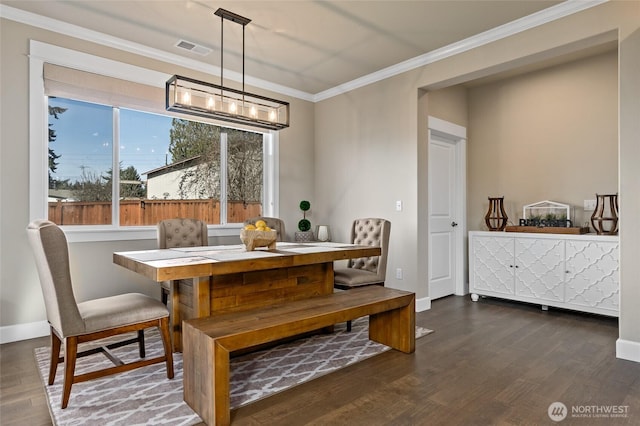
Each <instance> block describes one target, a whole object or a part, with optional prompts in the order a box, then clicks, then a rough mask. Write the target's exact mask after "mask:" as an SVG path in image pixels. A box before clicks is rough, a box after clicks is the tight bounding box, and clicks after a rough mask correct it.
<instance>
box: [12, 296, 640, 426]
mask: <svg viewBox="0 0 640 426" xmlns="http://www.w3.org/2000/svg"><path fill="white" fill-rule="evenodd" d="M416 320H417V323H418V325H422V326H424V327H428V328H431V329H433V330H435V333H433V334H431V335H429V336H426V337H423V338H421V339H419V340H417V342H416V352H415V354H413V355H406V354H403V353H400V352H396V351H388V352H385V353H383V354H381V355H378V356H376V357H373V358H370V359H368V360H365V361H363V362H360V363H358V364H356V365H353V366H350V367H348V368H345V369H342V370H340V371H338V372H335V373H332V374H329V375H326V376H324V377H321V378H319V379H316V380H313V381H311V382H308V383H306V384H303V385H301V386H298V387H295V388H293V389H291V390H288V391H286V392H282V393H280V394H277V395H275V396H272V397H270V398H267V399H265V400H262V401H258V402H256V403H253V404H250V405H248V406H246V407H243V408H241V409H239V410H234V411H232V413H231V415H232V422H233V424H237V425H267V424H268V425H275V424H277V425H303V424H311V425H346V424H348V425H350V426H351V425H367V426H371V425H540V424H555V423H554V422H552V421H551V420H550V419H549V417H548V415H547V409H548V407H549V405H550V404H551V403H553V402H555V401H559V402H562V403H564V404H565V405H566V406H567V407H568V409H569V411H571V410H572V407H579V408H580V409H582V410H585V409H588V408H585V407H588V406H598V407H603V406H612V405H615V406H624V407H626V410H627V415H628V417H626V418H615V419H613V418H602V417H600V418H575V417H573V418H572V417H571V414H569V417H567V419H566V420H564V421H562V422H561V423H560V424H563V425H564V424H575V425H627V424H628V425H638V424H640V364H638V363H633V362H629V361H623V360H619V359H616V358H615V342H616V339H617V338H618V326H617V320H616V319H614V318H606V317H600V316H596V315H583V314H578V313H574V312H569V311H561V310H553V309H550V310H549V311H548V312H544V311H542V310H541V309H540V307H539V306H534V305H525V304H518V303H514V302H506V301H500V300H496V299H481V301H480V302H477V303H473V302H471V301H470V300H469V298H468V297H456V296H451V297H447V298H444V299H440V300H436V301H434V302H433V303H432V308H431V310H429V311H426V312H421V313H418V314H417V317H416ZM46 344H48V339H46V338H40V339H33V340H29V341H24V342H16V343H9V344H5V345H2V346H1V347H0V362H1V364H0V367H1V371H0V395H1V402H0V424H2V425H3V426H7V425H49V424H51V420H50V418H49V412H48V408H47V405H46V401H45V396H44V391H43V389H42V383H41V380H40V378H39V377H38V374H37V371H36V365H35V360H34V356H33V349H34V348H35V347H39V346H44V345H46ZM591 409H593V408H591Z"/></svg>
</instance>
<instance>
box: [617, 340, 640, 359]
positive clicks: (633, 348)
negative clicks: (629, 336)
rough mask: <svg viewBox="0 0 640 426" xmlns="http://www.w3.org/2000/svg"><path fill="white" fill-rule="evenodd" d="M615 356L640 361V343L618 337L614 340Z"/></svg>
mask: <svg viewBox="0 0 640 426" xmlns="http://www.w3.org/2000/svg"><path fill="white" fill-rule="evenodd" d="M616 358H620V359H626V360H628V361H635V362H640V343H638V342H633V341H631V340H623V339H618V340H617V341H616Z"/></svg>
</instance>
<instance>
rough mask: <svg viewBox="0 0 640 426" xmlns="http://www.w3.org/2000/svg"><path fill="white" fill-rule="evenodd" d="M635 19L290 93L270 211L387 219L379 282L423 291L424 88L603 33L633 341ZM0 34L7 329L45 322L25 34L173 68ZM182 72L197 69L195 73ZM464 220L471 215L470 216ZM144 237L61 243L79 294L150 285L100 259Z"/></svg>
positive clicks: (638, 154)
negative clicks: (611, 50) (328, 90)
mask: <svg viewBox="0 0 640 426" xmlns="http://www.w3.org/2000/svg"><path fill="white" fill-rule="evenodd" d="M639 27H640V7H639V3H638V2H608V3H605V4H603V5H599V6H596V7H594V8H591V9H588V10H586V11H583V12H580V13H578V14H575V15H571V16H568V17H566V18H563V19H559V20H557V21H554V22H551V23H548V24H544V25H542V26H539V27H536V28H532V29H530V30H527V31H523V32H522V33H519V34H516V35H513V36H510V37H507V38H505V39H502V40H498V41H495V42H491V43H489V44H486V45H484V46H482V47H478V48H475V49H471V50H469V51H466V52H464V53H461V54H458V55H456V56H453V57H450V58H448V59H445V60H441V61H438V62H435V63H431V64H429V65H426V66H424V67H422V68H420V69H416V70H413V71H410V72H407V73H404V74H402V75H398V76H395V77H392V78H388V79H386V80H384V81H380V82H378V83H374V84H370V85H368V86H366V87H362V88H359V89H356V90H353V91H350V92H348V93H345V94H342V95H339V96H336V97H333V98H330V99H327V100H324V101H322V102H319V103H317V104H315V105H313V104H310V103H308V102H304V101H300V100H296V99H291V102H292V117H291V120H292V123H293V126H292V127H291V128H290V129H288V130H285V131H283V132H281V146H280V179H281V180H280V185H281V186H280V214H281V216H282V217H284V218H285V220H286V222H287V228H288V231H289V233H292V232H293V231H294V229H295V224H296V223H297V220H298V219H299V218H300V216H301V215H300V212H299V211H298V207H297V206H298V203H299V201H300V200H301V199H308V200H309V201H311V203H312V207H313V211H312V222H313V223H314V224H318V223H326V224H329V225H330V226H331V227H332V231H333V235H334V239H336V240H346V239H347V237H348V227H349V224H350V223H351V221H352V220H353V218H355V217H361V216H382V217H386V218H388V219H389V220H391V222H392V223H393V225H392V231H391V250H390V259H389V266H388V271H389V276H388V279H387V285H389V286H391V287H396V288H403V289H408V290H412V291H415V292H416V293H417V296H418V298H422V299H428V290H427V288H426V273H425V272H426V267H425V262H426V259H427V253H426V245H425V244H424V235H425V225H424V224H425V223H426V203H425V201H424V194H423V190H424V185H425V182H424V178H425V176H426V173H425V170H426V165H427V158H426V156H425V155H424V152H425V145H424V141H425V138H424V135H425V131H424V128H425V126H426V116H427V115H430V114H432V111H430V110H429V92H430V91H433V90H436V89H441V88H444V87H448V86H455V85H457V84H460V83H462V82H464V81H468V80H473V79H475V78H479V77H483V76H486V75H489V74H492V73H495V72H498V71H501V70H505V69H508V68H512V67H514V66H518V65H522V64H524V63H527V62H531V61H534V60H541V59H543V58H545V57H548V56H553V55H554V54H556V53H557V51H558V50H563V49H565V50H566V47H567V46H574V45H580V44H581V43H583V41H585V40H586V41H588V40H590V39H592V38H594V37H595V38H598V37H599V36H601V35H602V34H607V33H608V32H614V33H615V34H616V35H617V37H618V46H619V70H618V71H619V73H618V82H619V90H618V107H619V108H618V109H619V118H620V122H619V125H618V135H619V140H618V153H619V157H618V173H619V191H620V194H621V199H622V200H625V194H633V195H632V196H629V197H626V200H627V201H623V202H622V204H621V232H620V238H621V265H622V266H621V280H622V288H621V292H622V314H621V320H620V337H621V339H623V340H625V341H630V342H635V343H636V344H638V345H640V328H639V327H637V324H639V323H640V309H637V307H638V306H639V305H640V286H638V285H637V277H638V276H640V264H638V262H637V259H638V258H640V232H639V225H638V223H639V222H638V220H637V219H636V218H638V217H640V201H639V197H637V196H634V195H635V194H637V189H638V187H640V184H639V182H640V169H639V168H638V167H637V159H638V158H640V144H638V143H637V137H638V134H640V130H639V127H638V126H639V124H638V123H639V120H638V117H640V106H639V105H638V102H637V100H638V99H640V81H639V79H638V78H637V76H638V69H640V67H639V65H638V64H639V63H640V35H639ZM0 31H1V34H0V35H1V39H2V41H1V43H2V44H1V46H0V47H1V53H0V54H1V58H0V59H1V61H0V62H1V66H2V73H1V75H0V79H1V83H2V84H1V87H2V96H1V100H0V107H1V110H2V117H1V121H0V135H1V142H0V203H2V204H1V205H0V221H1V225H0V226H1V228H0V230H1V232H0V235H1V241H0V257H1V265H0V267H1V270H0V285H1V286H2V288H1V289H0V300H1V303H2V306H0V308H1V311H2V313H1V315H0V325H1V326H9V325H15V324H23V323H29V322H33V321H40V320H42V319H44V307H43V303H42V298H41V295H40V290H39V286H38V282H37V276H36V272H35V268H34V265H33V261H32V258H31V254H30V251H29V248H28V246H27V242H26V235H25V232H24V227H25V226H26V224H27V221H28V217H29V214H28V189H29V188H28V180H29V174H28V164H29V163H28V111H29V106H28V100H27V74H28V72H27V71H28V66H27V64H28V59H27V54H28V52H27V49H28V40H29V39H30V38H33V39H37V40H41V41H46V42H48V43H52V44H57V45H60V46H64V47H68V48H71V49H75V50H80V51H85V52H89V53H92V54H95V55H99V56H103V57H107V58H112V59H116V60H119V61H123V62H128V63H132V64H136V65H140V66H144V67H146V68H151V69H156V70H158V71H162V72H167V73H175V72H179V71H180V70H179V69H176V67H175V66H173V65H172V64H167V63H162V62H159V61H154V60H148V59H144V58H141V57H138V56H137V55H133V54H130V53H123V52H119V51H116V50H113V49H109V48H105V47H103V46H98V45H94V44H91V43H88V42H85V41H83V40H78V39H73V38H69V37H65V36H61V35H59V34H54V33H51V32H47V31H43V30H39V29H35V28H31V27H29V26H26V25H21V24H17V23H15V22H10V21H6V20H2V24H1V25H0ZM189 75H193V76H194V77H196V78H203V79H206V77H207V76H206V75H202V74H201V73H197V72H194V73H190V74H189ZM452 96H453V95H452ZM455 96H460V93H456V95H455ZM446 99H448V98H447V97H445V98H444V100H443V99H440V100H438V99H437V95H436V99H435V100H434V102H435V103H434V105H433V107H434V109H433V111H438V109H437V108H441V109H440V111H442V109H444V110H447V109H448V108H449V106H447V103H448V102H447V101H446ZM459 101H460V99H458V100H457V101H453V102H452V103H451V105H456V104H458V103H459ZM454 109H456V110H457V107H454ZM463 115H464V114H459V112H457V113H456V114H455V116H454V117H453V118H452V120H463V119H464V118H463V117H462V116H463ZM456 117H457V118H456ZM442 118H445V119H446V118H447V117H442ZM469 119H471V118H469ZM461 124H463V125H465V124H466V123H461ZM469 143H470V144H471V143H472V142H471V141H470V142H469ZM478 190H479V189H478ZM590 191H593V190H590ZM577 197H584V196H583V195H579V196H577ZM396 200H402V201H403V204H404V209H403V211H402V212H397V211H395V202H396ZM470 201H473V199H470ZM475 204H477V203H476V202H474V205H475ZM473 208H474V209H476V208H477V207H473ZM480 210H481V208H480ZM469 217H470V221H474V220H476V219H475V218H473V217H472V216H471V215H469ZM152 245H153V242H152V241H147V242H143V241H140V242H136V243H132V242H124V241H123V242H114V243H109V244H104V243H100V244H98V243H91V244H90V243H83V244H82V245H75V247H72V248H71V250H72V254H78V256H83V259H84V260H85V261H86V263H83V264H82V265H79V266H77V267H76V269H74V275H75V276H78V277H81V278H83V279H84V278H87V281H83V282H82V283H81V284H80V289H79V290H78V291H79V294H81V295H82V297H87V298H88V297H94V296H98V295H103V294H111V293H116V292H117V291H116V288H115V287H114V284H113V281H114V278H115V279H120V278H122V279H126V280H129V282H130V284H127V285H125V286H122V287H118V288H117V290H122V289H125V288H131V289H137V290H139V289H140V288H145V289H146V290H145V291H149V292H153V291H154V290H155V289H153V288H152V287H150V286H149V285H147V284H148V283H139V282H137V281H139V279H138V278H134V277H133V276H132V275H131V274H129V273H127V272H126V271H118V272H116V271H117V269H115V267H113V266H112V265H111V256H110V253H111V252H112V251H113V250H117V249H120V248H124V247H126V248H127V249H129V248H131V249H135V248H143V247H144V246H148V247H151V246H152ZM398 267H400V268H403V270H404V279H403V280H396V279H395V278H394V276H395V275H394V274H393V271H395V268H398ZM94 271H99V272H100V273H99V274H95V273H94ZM145 286H146V287H145ZM112 289H113V290H112ZM639 353H640V352H639ZM639 358H640V355H639Z"/></svg>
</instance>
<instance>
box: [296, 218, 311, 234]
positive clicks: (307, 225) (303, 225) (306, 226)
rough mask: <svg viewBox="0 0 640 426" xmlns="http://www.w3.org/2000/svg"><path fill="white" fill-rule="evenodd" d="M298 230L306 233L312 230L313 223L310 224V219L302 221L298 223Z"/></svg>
mask: <svg viewBox="0 0 640 426" xmlns="http://www.w3.org/2000/svg"><path fill="white" fill-rule="evenodd" d="M298 229H299V230H301V231H302V232H306V231H308V230H309V229H311V222H309V219H302V220H300V222H298Z"/></svg>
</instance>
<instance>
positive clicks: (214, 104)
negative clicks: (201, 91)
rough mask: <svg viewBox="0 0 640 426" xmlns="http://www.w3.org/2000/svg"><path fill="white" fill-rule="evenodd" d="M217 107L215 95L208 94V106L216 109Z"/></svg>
mask: <svg viewBox="0 0 640 426" xmlns="http://www.w3.org/2000/svg"><path fill="white" fill-rule="evenodd" d="M215 107H216V101H215V100H214V99H213V96H208V97H207V108H209V109H215Z"/></svg>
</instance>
